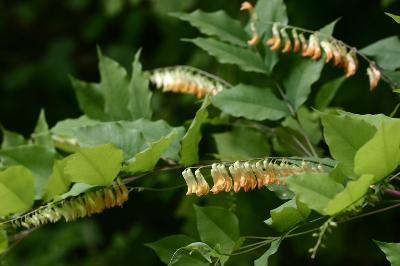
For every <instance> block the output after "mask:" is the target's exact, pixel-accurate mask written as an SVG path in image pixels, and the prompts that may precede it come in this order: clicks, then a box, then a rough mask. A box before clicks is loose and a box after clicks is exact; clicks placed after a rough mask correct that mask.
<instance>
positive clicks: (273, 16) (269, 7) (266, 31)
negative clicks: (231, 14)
mask: <svg viewBox="0 0 400 266" xmlns="http://www.w3.org/2000/svg"><path fill="white" fill-rule="evenodd" d="M254 11H255V13H256V15H257V18H258V19H259V20H260V21H274V22H280V23H282V24H283V25H285V24H287V23H288V16H287V12H286V5H285V3H284V1H283V0H259V1H257V4H256V5H255V7H254ZM248 29H249V31H251V29H250V27H248ZM256 31H257V33H258V35H259V36H262V35H264V37H263V40H262V43H263V44H264V43H265V41H266V39H268V38H270V37H272V27H271V26H267V27H266V25H265V24H264V23H256ZM264 50H265V56H264V63H265V64H266V66H267V69H268V72H272V69H273V68H274V66H275V65H276V63H277V62H278V53H277V52H275V51H271V49H269V47H265V49H264Z"/></svg>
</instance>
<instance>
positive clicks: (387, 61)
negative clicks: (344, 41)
mask: <svg viewBox="0 0 400 266" xmlns="http://www.w3.org/2000/svg"><path fill="white" fill-rule="evenodd" d="M360 52H362V53H364V54H365V55H368V56H371V57H373V58H374V59H375V60H376V61H377V63H378V65H379V66H380V67H382V68H384V69H388V70H396V69H397V68H399V67H400V61H399V58H398V57H399V56H398V55H399V54H400V38H399V36H391V37H387V38H385V39H382V40H379V41H377V42H374V43H373V44H370V45H368V46H367V47H365V48H363V49H361V50H360Z"/></svg>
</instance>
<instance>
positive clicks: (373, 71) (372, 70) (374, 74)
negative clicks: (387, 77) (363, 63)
mask: <svg viewBox="0 0 400 266" xmlns="http://www.w3.org/2000/svg"><path fill="white" fill-rule="evenodd" d="M367 75H368V78H369V90H370V91H373V90H375V88H376V87H377V86H378V84H379V81H380V79H381V72H380V71H379V70H378V69H377V68H376V67H375V66H373V65H372V64H370V65H369V67H368V68H367Z"/></svg>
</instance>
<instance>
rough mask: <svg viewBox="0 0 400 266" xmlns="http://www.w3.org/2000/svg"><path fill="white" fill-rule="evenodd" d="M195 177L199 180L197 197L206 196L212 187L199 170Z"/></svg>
mask: <svg viewBox="0 0 400 266" xmlns="http://www.w3.org/2000/svg"><path fill="white" fill-rule="evenodd" d="M194 175H195V176H196V180H197V190H196V195H197V196H203V195H206V194H207V193H208V192H209V191H210V187H209V186H208V183H207V181H206V180H205V178H204V176H203V175H202V174H201V172H200V170H199V169H197V170H196V171H195V172H194Z"/></svg>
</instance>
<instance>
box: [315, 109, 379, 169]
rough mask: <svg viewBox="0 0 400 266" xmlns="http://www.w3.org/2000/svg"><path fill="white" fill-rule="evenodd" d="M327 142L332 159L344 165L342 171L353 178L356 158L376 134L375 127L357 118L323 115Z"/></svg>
mask: <svg viewBox="0 0 400 266" xmlns="http://www.w3.org/2000/svg"><path fill="white" fill-rule="evenodd" d="M321 119H322V125H323V126H324V136H325V141H326V143H327V144H328V146H329V150H330V152H331V154H332V157H333V158H334V159H336V160H338V161H339V162H340V163H341V164H342V170H343V171H344V173H345V174H346V175H348V176H353V177H354V173H353V168H354V156H355V155H356V152H357V151H358V149H359V148H361V147H362V146H363V145H364V144H365V143H366V142H367V141H368V140H370V139H371V138H372V137H373V135H374V134H375V132H376V129H375V127H374V126H373V125H371V124H369V123H367V122H365V121H363V120H362V119H359V118H357V117H350V116H347V115H345V116H343V115H334V114H327V113H323V114H321Z"/></svg>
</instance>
